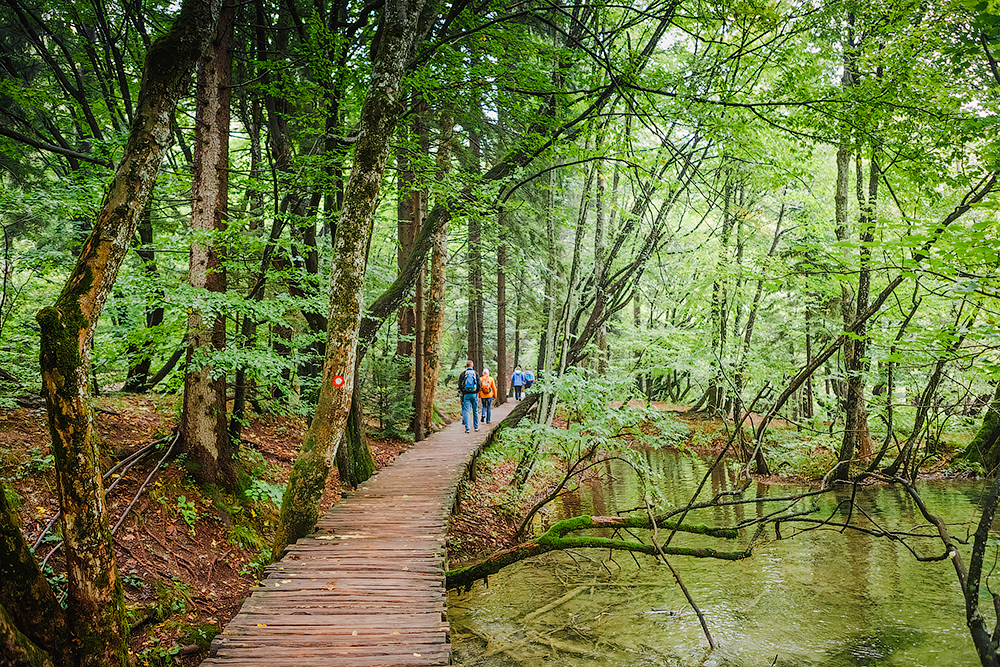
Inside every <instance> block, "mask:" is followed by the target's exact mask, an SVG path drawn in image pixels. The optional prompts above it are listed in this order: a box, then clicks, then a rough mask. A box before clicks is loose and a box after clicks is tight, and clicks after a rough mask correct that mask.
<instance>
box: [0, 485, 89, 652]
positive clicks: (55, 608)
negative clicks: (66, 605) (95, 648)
mask: <svg viewBox="0 0 1000 667" xmlns="http://www.w3.org/2000/svg"><path fill="white" fill-rule="evenodd" d="M4 609H6V610H7V614H8V617H9V619H10V620H9V622H7V623H4V622H0V628H3V627H4V626H9V628H10V629H9V630H6V631H5V630H3V629H0V656H2V655H4V649H5V648H8V649H9V650H13V649H14V648H15V646H16V645H20V646H22V649H21V650H22V652H23V653H24V655H25V656H27V655H29V654H30V653H32V650H31V647H30V646H26V641H27V642H30V643H31V644H34V647H35V648H37V649H38V650H39V651H41V652H42V653H44V654H45V655H46V657H48V658H49V659H50V660H51V661H52V662H54V663H55V664H56V665H58V666H59V667H63V666H64V665H65V666H68V665H71V664H73V657H72V656H73V653H72V646H71V645H70V636H69V630H68V627H69V626H68V625H67V620H66V613H65V612H64V611H63V609H62V607H60V606H59V601H58V600H57V599H56V596H55V594H54V593H53V592H52V589H51V587H50V586H49V581H48V579H46V578H45V575H43V574H42V571H41V570H40V569H39V567H38V563H37V561H36V560H35V557H34V556H33V555H32V553H31V547H30V546H29V545H28V543H27V542H26V541H25V539H24V533H23V532H22V530H21V521H20V519H19V518H18V516H17V512H15V511H14V508H12V507H11V506H10V504H9V503H8V502H7V494H6V489H4V486H3V482H0V611H2V610H4ZM15 633H16V634H19V635H23V638H17V637H16V635H15ZM5 634H6V635H10V636H12V639H11V640H8V641H7V642H5V641H4V635H5ZM25 640H26V641H25ZM5 643H6V644H8V645H9V646H5Z"/></svg>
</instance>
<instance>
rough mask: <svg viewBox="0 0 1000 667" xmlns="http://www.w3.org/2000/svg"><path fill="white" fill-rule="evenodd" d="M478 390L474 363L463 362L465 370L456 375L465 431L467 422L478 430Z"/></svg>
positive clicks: (467, 427)
mask: <svg viewBox="0 0 1000 667" xmlns="http://www.w3.org/2000/svg"><path fill="white" fill-rule="evenodd" d="M479 390H480V386H479V376H478V375H476V368H475V364H473V363H472V362H471V361H469V362H467V363H466V364H465V370H464V371H462V374H461V375H459V376H458V394H459V396H461V397H462V424H464V425H465V432H466V433H468V432H469V424H470V423H471V424H472V426H473V428H475V429H476V430H477V431H478V430H479V410H478V406H477V405H476V398H477V397H478V394H479Z"/></svg>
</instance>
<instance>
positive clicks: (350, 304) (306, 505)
mask: <svg viewBox="0 0 1000 667" xmlns="http://www.w3.org/2000/svg"><path fill="white" fill-rule="evenodd" d="M423 4H424V2H423V0H409V1H408V2H407V1H405V0H403V1H401V2H400V3H399V5H398V6H397V7H396V10H397V11H395V12H386V13H385V14H384V15H383V17H382V26H381V28H382V37H381V40H380V41H379V45H378V51H377V53H376V55H375V60H374V63H373V70H372V72H373V73H372V78H371V83H370V84H369V88H368V92H367V93H366V95H365V101H364V103H363V104H362V108H361V121H360V128H359V132H358V140H357V143H356V145H355V148H354V165H353V167H352V169H351V176H350V179H349V181H348V183H347V190H346V193H345V197H344V207H343V209H342V211H341V216H340V220H339V222H338V224H337V236H336V238H335V239H334V246H333V254H332V256H333V267H332V275H331V279H330V314H329V331H328V334H327V343H326V357H325V359H324V363H323V380H322V385H321V387H320V393H319V400H318V402H317V405H316V413H315V415H314V417H313V419H312V422H311V423H310V425H309V429H308V431H307V432H306V435H305V438H304V439H303V442H302V446H301V448H300V450H299V455H298V457H297V458H296V460H295V464H294V465H293V467H292V472H291V476H290V478H289V480H288V488H287V490H286V491H285V495H284V500H283V502H282V505H281V516H280V520H279V524H278V528H277V531H276V534H275V540H274V549H273V554H274V556H275V558H278V557H280V556H281V554H282V553H283V552H284V550H285V547H286V546H287V545H289V544H290V543H292V542H294V541H295V540H297V539H298V538H300V537H303V536H304V535H306V534H307V533H308V532H309V531H311V530H312V529H313V528H314V527H315V525H316V520H317V519H318V517H319V502H320V500H321V499H322V496H323V491H324V489H325V488H326V479H327V477H328V476H329V473H330V467H331V464H332V460H333V458H334V456H335V454H336V450H337V447H338V445H339V444H340V441H341V439H342V438H343V436H344V430H345V427H346V424H347V417H348V412H349V408H350V403H351V395H352V392H353V389H354V377H355V374H354V369H355V361H356V358H357V343H358V331H359V327H360V324H361V311H362V306H363V297H364V293H363V288H364V277H365V269H366V266H367V262H368V246H369V241H370V239H371V230H372V220H373V214H374V212H375V207H376V205H377V203H378V198H379V191H380V189H381V185H382V177H383V174H384V172H385V166H386V161H387V160H388V157H389V147H390V145H391V143H392V137H393V134H394V132H395V127H396V121H397V119H398V117H399V111H400V105H399V99H398V95H399V84H400V81H401V79H402V76H403V72H404V69H405V67H406V63H407V60H408V58H409V54H410V51H411V50H412V45H413V41H414V37H415V33H416V26H417V21H418V19H419V16H420V14H421V11H422V9H423ZM335 376H338V377H341V378H343V379H344V382H343V385H342V386H340V387H337V386H334V384H333V378H334V377H335Z"/></svg>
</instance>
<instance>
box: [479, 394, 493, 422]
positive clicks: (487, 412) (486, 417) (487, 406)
mask: <svg viewBox="0 0 1000 667" xmlns="http://www.w3.org/2000/svg"><path fill="white" fill-rule="evenodd" d="M479 400H480V401H481V402H482V404H483V416H482V417H481V419H482V420H483V421H484V422H486V423H487V424H489V423H490V417H491V416H492V414H491V412H492V409H493V399H492V398H481V399H479Z"/></svg>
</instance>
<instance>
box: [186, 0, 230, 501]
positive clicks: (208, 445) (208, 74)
mask: <svg viewBox="0 0 1000 667" xmlns="http://www.w3.org/2000/svg"><path fill="white" fill-rule="evenodd" d="M234 19H235V8H234V6H233V2H232V0H223V6H222V10H221V12H220V14H219V22H218V33H217V35H216V36H215V39H214V40H212V43H211V45H210V46H209V48H208V49H207V50H206V52H205V55H204V57H203V58H202V60H201V62H200V63H199V64H198V95H197V101H198V104H197V109H196V116H195V119H196V122H195V153H194V179H193V188H192V205H191V231H192V233H193V236H194V238H193V239H192V242H191V250H190V258H189V259H190V261H189V271H188V280H189V282H190V283H191V286H192V287H193V288H195V289H200V290H205V291H206V292H209V293H222V292H225V291H226V275H225V271H224V268H223V264H222V260H223V248H222V238H221V237H222V233H223V232H224V231H225V229H226V220H227V214H228V206H229V125H230V111H229V109H230V100H231V98H232V93H231V91H232V86H231V85H230V82H231V81H232V70H233V24H234ZM204 301H205V303H206V306H203V307H193V308H191V310H190V311H189V312H188V322H187V326H188V330H187V366H186V370H185V374H184V410H183V412H182V413H181V433H182V435H183V441H184V451H185V453H186V454H187V465H188V467H189V470H190V472H191V474H192V475H193V476H194V477H195V479H197V480H198V481H199V482H201V483H202V484H218V485H220V486H222V487H224V488H227V489H234V488H235V487H236V461H235V457H236V453H237V450H236V447H235V446H234V444H233V440H232V439H231V438H230V437H229V431H228V429H227V423H226V376H225V373H220V372H219V371H218V370H217V369H216V368H215V365H214V364H213V362H212V360H211V357H212V355H213V354H214V353H215V352H217V351H221V350H223V349H224V348H225V346H226V320H225V317H224V316H223V314H221V313H217V312H213V310H214V309H212V308H211V307H207V304H208V303H210V300H209V298H208V297H207V296H206V298H205V300H204Z"/></svg>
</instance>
